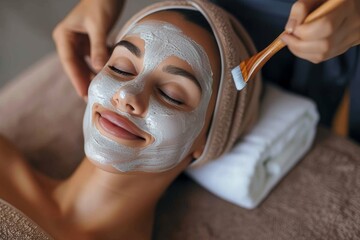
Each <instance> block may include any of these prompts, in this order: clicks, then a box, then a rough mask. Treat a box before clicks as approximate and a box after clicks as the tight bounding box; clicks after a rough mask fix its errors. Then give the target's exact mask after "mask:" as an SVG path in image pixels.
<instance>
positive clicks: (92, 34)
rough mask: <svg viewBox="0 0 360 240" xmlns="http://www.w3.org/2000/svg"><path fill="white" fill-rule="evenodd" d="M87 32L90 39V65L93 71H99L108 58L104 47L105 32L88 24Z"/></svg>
mask: <svg viewBox="0 0 360 240" xmlns="http://www.w3.org/2000/svg"><path fill="white" fill-rule="evenodd" d="M88 32H89V38H90V58H91V65H92V66H93V68H94V69H95V70H97V71H100V70H101V68H102V67H103V66H104V65H105V63H106V61H107V60H108V58H109V55H108V49H107V46H106V37H107V32H106V31H104V30H103V29H102V28H101V27H96V26H95V25H90V24H89V27H88Z"/></svg>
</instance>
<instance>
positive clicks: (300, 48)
mask: <svg viewBox="0 0 360 240" xmlns="http://www.w3.org/2000/svg"><path fill="white" fill-rule="evenodd" d="M281 40H282V41H283V42H284V43H286V45H287V46H288V47H289V48H290V49H292V50H293V51H295V52H297V53H298V52H303V53H317V54H324V55H325V54H326V53H328V52H329V51H330V49H331V44H330V41H329V40H327V39H321V40H316V41H303V40H301V39H298V38H297V37H295V36H293V35H290V34H284V35H283V36H281Z"/></svg>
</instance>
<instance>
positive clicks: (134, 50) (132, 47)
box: [114, 40, 141, 58]
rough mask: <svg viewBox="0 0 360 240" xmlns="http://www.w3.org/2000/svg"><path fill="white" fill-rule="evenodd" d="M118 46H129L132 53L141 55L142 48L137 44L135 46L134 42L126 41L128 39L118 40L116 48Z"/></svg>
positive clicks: (137, 55)
mask: <svg viewBox="0 0 360 240" xmlns="http://www.w3.org/2000/svg"><path fill="white" fill-rule="evenodd" d="M117 46H123V47H125V48H127V49H128V50H129V51H130V52H131V53H132V54H134V55H135V56H136V57H138V58H139V57H141V50H140V48H138V47H137V46H135V45H134V44H133V43H131V42H129V41H126V40H121V41H120V42H118V43H117V44H115V46H114V49H115V48H116V47H117Z"/></svg>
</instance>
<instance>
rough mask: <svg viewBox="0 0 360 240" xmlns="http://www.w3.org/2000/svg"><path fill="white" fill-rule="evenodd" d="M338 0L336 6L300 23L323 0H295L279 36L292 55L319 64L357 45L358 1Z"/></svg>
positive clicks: (359, 36)
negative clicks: (309, 20) (283, 30)
mask: <svg viewBox="0 0 360 240" xmlns="http://www.w3.org/2000/svg"><path fill="white" fill-rule="evenodd" d="M330 1H331V0H330ZM333 1H340V4H338V6H337V8H336V9H335V10H333V11H331V12H329V13H328V14H326V15H325V16H323V17H320V18H318V19H316V20H314V21H312V22H310V23H306V24H303V21H304V20H305V18H306V16H308V15H309V13H310V12H312V11H313V10H314V9H316V8H317V7H318V6H319V5H321V4H323V3H324V2H326V1H325V0H315V1H314V0H298V1H297V2H295V3H294V5H293V7H292V9H291V13H290V16H289V20H288V23H287V25H286V27H285V30H286V31H287V32H288V34H285V35H284V36H283V37H282V40H283V41H284V42H285V43H286V44H287V46H288V48H289V49H290V51H291V52H292V53H293V54H295V55H296V56H298V57H300V58H303V59H306V60H308V61H310V62H313V63H319V62H322V61H325V60H327V59H330V58H332V57H335V56H337V55H340V54H342V53H344V52H345V51H347V50H348V49H349V48H351V47H353V46H355V45H358V44H360V1H359V0H333Z"/></svg>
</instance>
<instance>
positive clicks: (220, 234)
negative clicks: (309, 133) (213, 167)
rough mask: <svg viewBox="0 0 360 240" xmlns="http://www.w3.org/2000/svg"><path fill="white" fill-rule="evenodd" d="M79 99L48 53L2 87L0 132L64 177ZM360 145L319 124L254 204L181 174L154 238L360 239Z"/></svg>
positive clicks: (73, 149) (79, 149) (73, 150)
mask: <svg viewBox="0 0 360 240" xmlns="http://www.w3.org/2000/svg"><path fill="white" fill-rule="evenodd" d="M84 106H85V105H84V103H83V102H82V100H81V99H79V98H78V97H77V96H76V94H75V91H74V90H73V88H72V87H71V84H70V82H69V81H68V79H67V78H66V77H65V75H64V73H63V71H62V69H61V66H60V63H59V61H58V59H57V57H56V56H50V57H48V58H46V59H44V60H43V61H41V62H40V63H38V64H36V65H35V66H34V67H33V68H31V69H29V70H28V71H26V72H25V73H24V74H22V75H21V76H20V77H19V78H18V79H16V80H14V81H13V82H12V83H11V84H10V85H8V86H6V87H4V88H2V89H0V134H3V135H5V136H7V137H8V138H10V139H11V140H12V141H13V142H14V143H15V145H16V146H17V147H18V148H19V149H20V150H21V151H22V152H23V153H24V155H25V157H26V158H27V159H29V160H30V161H31V163H32V164H33V165H34V166H35V167H36V168H38V169H40V170H41V171H43V172H46V173H47V174H49V175H51V176H54V177H58V178H63V177H66V176H68V175H69V174H70V173H71V171H72V170H73V169H74V168H75V167H76V165H77V163H78V162H79V161H81V159H82V157H83V154H84V153H83V140H82V128H81V125H82V115H83V111H84ZM359 200H360V147H359V145H357V144H355V143H353V142H351V141H349V140H346V139H344V138H341V137H338V136H335V135H333V134H331V133H330V132H329V131H328V130H326V129H323V128H320V130H319V133H318V136H317V139H316V144H315V145H314V146H313V148H312V150H311V151H310V152H309V153H308V154H307V155H306V156H305V158H304V159H303V160H302V161H301V162H300V163H299V164H298V165H296V166H295V167H294V169H293V170H292V171H291V172H290V173H289V174H288V175H287V176H286V177H285V178H284V179H283V180H282V181H281V182H280V183H279V185H278V186H277V187H276V188H275V189H274V190H273V191H272V192H271V194H270V195H269V196H268V197H267V198H266V199H265V201H264V202H263V203H262V204H261V205H260V206H259V208H257V209H255V210H246V209H242V208H240V207H238V206H235V205H233V204H230V203H227V202H225V201H223V200H221V199H219V198H217V197H215V196H213V195H212V194H210V193H209V192H207V191H206V190H204V189H203V188H201V187H199V186H198V185H197V184H195V183H194V182H192V181H191V180H190V179H189V178H187V177H186V176H184V175H182V176H180V177H179V178H178V179H177V180H176V181H175V183H174V184H173V185H172V186H171V187H170V189H169V190H168V191H167V192H166V193H165V195H164V197H163V198H162V199H161V201H160V203H159V207H158V211H157V217H156V224H155V231H154V239H159V240H165V239H166V240H169V239H171V240H176V239H179V240H180V239H181V240H187V239H188V240H192V239H194V240H199V239H201V240H203V239H204V240H205V239H206V240H208V239H209V240H210V239H216V240H221V239H226V240H231V239H236V240H242V239H244V240H245V239H246V240H257V239H259V240H260V239H261V240H263V239H265V240H289V239H295V240H297V239H299V240H300V239H304V240H305V239H306V240H309V239H326V240H332V239H334V240H335V239H336V240H339V239H360V237H359V236H360V227H359V226H360V201H359Z"/></svg>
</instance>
